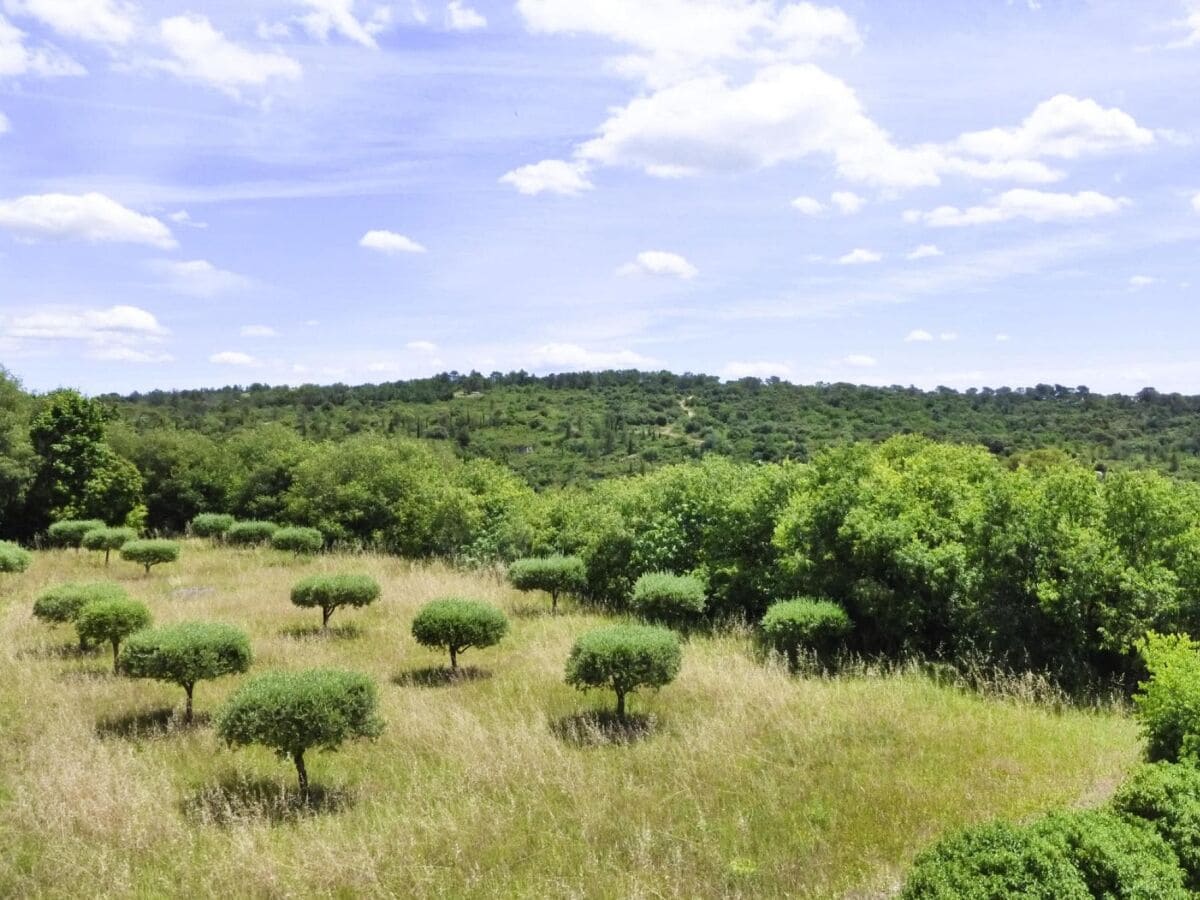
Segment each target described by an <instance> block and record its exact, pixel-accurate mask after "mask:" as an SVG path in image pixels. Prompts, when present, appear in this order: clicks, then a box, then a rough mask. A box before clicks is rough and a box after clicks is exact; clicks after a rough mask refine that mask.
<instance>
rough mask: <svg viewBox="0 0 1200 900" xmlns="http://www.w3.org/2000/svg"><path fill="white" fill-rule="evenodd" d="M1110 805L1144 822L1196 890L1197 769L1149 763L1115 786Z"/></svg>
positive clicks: (1199, 839)
mask: <svg viewBox="0 0 1200 900" xmlns="http://www.w3.org/2000/svg"><path fill="white" fill-rule="evenodd" d="M1112 808H1113V810H1114V811H1115V812H1117V813H1118V814H1120V815H1124V816H1128V817H1130V818H1135V819H1138V820H1140V821H1144V822H1148V823H1149V824H1150V825H1151V826H1153V828H1154V829H1155V830H1156V831H1157V832H1158V833H1159V835H1161V836H1162V838H1163V840H1165V841H1166V842H1167V843H1168V844H1169V845H1170V846H1171V849H1172V850H1174V851H1175V855H1176V857H1177V858H1178V859H1179V864H1180V866H1181V867H1182V868H1183V871H1184V873H1185V876H1186V878H1187V884H1188V887H1189V888H1191V889H1192V890H1193V891H1196V890H1200V769H1198V768H1196V766H1194V765H1192V764H1191V763H1165V762H1159V763H1149V764H1147V765H1143V766H1140V767H1138V768H1137V769H1136V770H1134V772H1133V774H1132V775H1131V776H1130V777H1129V778H1128V779H1127V780H1126V782H1125V783H1124V784H1123V785H1121V787H1120V788H1118V789H1117V793H1116V795H1115V796H1114V797H1113V800H1112Z"/></svg>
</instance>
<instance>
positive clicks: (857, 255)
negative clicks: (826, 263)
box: [837, 247, 883, 266]
mask: <svg viewBox="0 0 1200 900" xmlns="http://www.w3.org/2000/svg"><path fill="white" fill-rule="evenodd" d="M881 259H883V254H882V253H876V252H875V251H874V250H867V249H865V248H863V247H858V248H856V249H854V250H851V251H850V252H849V253H847V254H846V255H844V256H839V257H838V259H837V261H838V264H839V265H842V266H860V265H863V264H864V263H877V262H879V261H880V260H881Z"/></svg>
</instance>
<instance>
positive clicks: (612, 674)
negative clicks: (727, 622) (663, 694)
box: [566, 625, 683, 720]
mask: <svg viewBox="0 0 1200 900" xmlns="http://www.w3.org/2000/svg"><path fill="white" fill-rule="evenodd" d="M682 655H683V653H682V651H681V649H680V646H679V637H678V635H676V634H675V632H673V631H671V630H670V629H668V628H662V627H660V626H656V625H610V626H607V627H604V628H597V629H594V630H593V631H588V632H586V633H584V634H582V635H580V636H579V638H578V639H577V640H576V641H575V646H574V647H572V648H571V654H570V656H568V657H567V671H566V682H567V684H569V685H571V686H572V687H575V688H578V689H579V690H586V689H588V688H608V689H609V690H611V691H613V692H614V693H615V694H616V695H617V708H616V713H617V718H618V719H621V720H624V719H625V697H626V696H627V695H628V694H630V693H632V692H634V691H636V690H637V689H638V688H642V687H650V688H660V687H662V686H663V685H666V684H670V683H671V682H672V681H674V680H675V676H676V675H678V674H679V666H680V663H681V660H682Z"/></svg>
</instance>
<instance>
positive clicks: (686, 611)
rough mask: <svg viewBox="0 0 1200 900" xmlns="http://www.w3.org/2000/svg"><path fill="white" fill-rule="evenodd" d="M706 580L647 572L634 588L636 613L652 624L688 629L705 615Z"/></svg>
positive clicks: (632, 600) (633, 602) (633, 605)
mask: <svg viewBox="0 0 1200 900" xmlns="http://www.w3.org/2000/svg"><path fill="white" fill-rule="evenodd" d="M707 602H708V601H707V598H706V597H705V588H704V581H703V579H700V578H697V577H696V576H695V575H672V574H671V573H670V572H647V573H646V574H645V575H642V576H641V577H639V578H638V580H637V581H635V582H634V584H633V596H632V598H631V605H632V608H633V611H634V612H635V613H637V614H638V615H639V616H641V617H642V618H643V619H647V620H649V621H651V622H662V623H664V624H667V625H676V626H680V627H685V626H688V625H692V624H695V623H696V622H697V621H698V620H699V619H700V617H701V616H703V615H704V608H705V605H706V604H707Z"/></svg>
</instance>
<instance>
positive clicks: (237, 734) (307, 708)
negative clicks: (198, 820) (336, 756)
mask: <svg viewBox="0 0 1200 900" xmlns="http://www.w3.org/2000/svg"><path fill="white" fill-rule="evenodd" d="M376 694H377V692H376V688H375V683H374V682H373V681H372V680H371V679H370V678H368V677H367V676H366V675H362V674H359V673H358V672H345V671H341V670H337V669H313V670H310V671H307V672H267V673H265V674H263V675H259V676H257V677H255V678H252V679H250V680H249V681H247V682H246V683H245V684H244V685H242V686H241V687H240V688H238V690H237V691H236V692H235V693H234V694H233V696H232V697H230V698H229V701H228V702H227V703H226V704H225V705H224V706H223V707H222V708H221V709H220V710H219V711H218V713H217V734H218V735H219V736H220V737H221V738H222V739H223V740H225V742H226V743H228V744H229V745H230V746H231V747H236V746H240V745H246V744H261V745H263V746H265V747H269V748H270V749H272V750H274V751H275V752H276V753H277V754H279V755H280V756H281V757H283V758H284V759H290V760H291V761H292V762H293V763H294V764H295V766H296V775H297V777H298V779H299V782H300V794H301V796H302V797H303V798H304V800H305V802H307V801H308V796H309V790H308V770H307V768H306V767H305V764H304V754H305V753H307V752H308V751H309V750H311V749H314V748H316V749H322V750H336V749H337V748H338V747H339V746H341V744H342V743H344V742H345V741H348V740H352V739H354V738H373V737H378V736H379V734H380V733H381V732H382V731H383V722H382V721H381V720H380V719H379V717H378V715H376V707H377V703H378V701H377V696H376Z"/></svg>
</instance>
